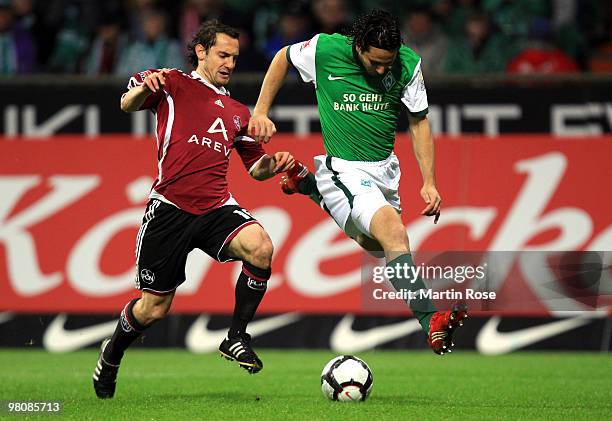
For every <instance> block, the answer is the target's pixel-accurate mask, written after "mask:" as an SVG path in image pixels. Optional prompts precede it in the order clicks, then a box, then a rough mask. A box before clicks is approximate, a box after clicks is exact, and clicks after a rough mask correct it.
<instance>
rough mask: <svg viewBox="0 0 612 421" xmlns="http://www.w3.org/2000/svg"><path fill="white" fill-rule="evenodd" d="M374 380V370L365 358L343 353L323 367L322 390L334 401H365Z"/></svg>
mask: <svg viewBox="0 0 612 421" xmlns="http://www.w3.org/2000/svg"><path fill="white" fill-rule="evenodd" d="M372 381H373V377H372V371H371V370H370V367H368V365H367V364H366V363H365V362H364V361H363V360H361V359H359V358H357V357H354V356H352V355H341V356H339V357H336V358H334V359H333V360H331V361H330V362H328V363H327V364H326V365H325V367H324V368H323V372H322V373H321V390H322V391H323V394H324V395H325V397H326V398H328V399H331V400H333V401H343V402H349V401H350V402H356V401H365V400H366V398H367V397H368V396H369V395H370V392H371V391H372V385H373V383H372Z"/></svg>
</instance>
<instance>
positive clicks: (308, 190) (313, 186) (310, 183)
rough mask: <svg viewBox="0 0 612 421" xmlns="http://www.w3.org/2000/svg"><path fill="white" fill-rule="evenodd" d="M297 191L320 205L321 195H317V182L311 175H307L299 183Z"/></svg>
mask: <svg viewBox="0 0 612 421" xmlns="http://www.w3.org/2000/svg"><path fill="white" fill-rule="evenodd" d="M298 190H299V192H300V193H302V194H305V195H306V196H310V198H311V199H312V200H313V201H314V202H315V203H316V204H317V205H321V193H319V189H317V181H316V180H315V176H314V174H313V173H308V175H307V176H306V178H304V179H303V180H302V181H300V184H298Z"/></svg>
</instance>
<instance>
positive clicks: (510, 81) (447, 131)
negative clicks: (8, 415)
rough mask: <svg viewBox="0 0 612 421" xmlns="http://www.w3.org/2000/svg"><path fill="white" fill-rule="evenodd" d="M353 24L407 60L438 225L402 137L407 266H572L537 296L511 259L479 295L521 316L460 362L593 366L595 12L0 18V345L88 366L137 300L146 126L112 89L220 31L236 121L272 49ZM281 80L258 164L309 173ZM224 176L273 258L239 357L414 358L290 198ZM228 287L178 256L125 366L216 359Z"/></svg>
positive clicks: (540, 9)
mask: <svg viewBox="0 0 612 421" xmlns="http://www.w3.org/2000/svg"><path fill="white" fill-rule="evenodd" d="M373 6H377V7H385V8H387V9H391V10H394V11H395V12H396V13H397V15H398V16H399V17H400V18H401V21H402V25H403V28H404V30H405V37H406V43H407V45H409V46H410V47H412V48H414V49H415V50H416V51H417V52H419V53H420V54H421V55H422V57H423V60H424V67H423V69H424V74H425V79H426V83H427V88H428V96H429V102H430V114H429V119H430V122H431V125H432V128H433V130H434V133H435V136H436V142H437V143H436V145H437V146H436V148H437V149H436V153H437V177H438V183H439V189H440V191H441V194H442V196H443V198H444V206H443V213H442V218H441V220H440V223H439V224H438V225H433V224H432V223H431V221H430V220H426V219H424V218H422V217H420V216H419V211H420V210H421V207H422V203H421V199H420V198H419V195H418V189H419V187H420V185H419V183H420V174H419V173H418V169H417V167H416V163H415V161H414V158H413V157H412V152H411V145H410V141H409V138H408V136H407V133H406V132H407V121H406V119H405V118H404V119H403V120H402V121H401V122H400V125H399V126H398V132H399V135H398V142H397V147H396V149H397V154H398V155H399V156H400V159H401V160H402V162H403V170H404V175H403V182H402V197H403V206H404V219H405V222H406V225H407V229H408V233H409V236H410V238H411V245H412V247H413V248H414V249H417V250H424V251H430V252H446V251H457V252H461V251H473V252H480V253H483V255H484V254H486V253H488V252H493V251H522V250H531V251H536V250H537V251H551V252H560V251H571V252H575V253H574V254H570V255H569V256H566V255H562V256H561V257H562V258H566V259H568V260H567V261H565V263H563V264H559V265H556V266H555V268H556V269H555V270H553V269H550V273H546V274H545V275H546V279H547V280H549V279H553V281H552V282H553V283H555V282H557V281H558V285H557V284H556V283H555V288H542V282H543V278H542V276H543V275H542V273H541V272H538V271H535V272H531V271H529V270H527V269H525V268H524V267H523V266H521V264H520V258H516V259H510V260H509V261H510V265H509V266H508V267H507V268H506V272H505V275H506V276H505V277H504V278H503V279H502V280H501V281H500V282H499V283H498V284H497V285H495V290H496V291H499V292H500V294H506V295H507V296H508V295H509V296H512V297H514V298H516V297H519V298H521V297H522V298H521V299H524V302H527V303H528V304H527V305H515V306H514V307H513V306H506V307H504V308H503V309H500V310H499V311H491V309H489V311H485V310H487V308H480V309H479V310H482V311H480V312H476V314H475V317H474V318H473V319H470V320H469V323H467V324H466V326H465V329H464V331H463V332H461V334H460V336H459V338H458V340H457V344H458V348H463V349H466V348H467V349H475V350H477V351H479V352H481V353H485V354H501V353H507V352H511V351H515V350H519V349H546V350H579V351H582V350H589V351H601V352H605V353H608V352H609V351H610V339H611V336H612V318H611V317H610V312H609V310H608V309H609V307H608V306H609V304H610V303H611V301H612V300H610V297H611V294H612V288H611V286H610V279H611V275H612V274H611V271H610V267H611V266H610V265H611V264H612V259H611V254H612V252H611V250H612V200H611V199H610V185H612V171H611V170H610V164H609V160H610V157H612V136H611V131H612V102H610V99H611V98H612V96H611V93H612V3H611V2H609V1H604V0H599V1H596V0H542V1H529V0H481V1H478V0H455V1H452V0H430V1H427V0H422V1H417V0H413V1H395V2H393V1H378V2H376V1H369V0H361V1H351V2H349V1H343V0H318V1H311V2H300V1H257V0H240V1H237V0H226V1H223V0H184V1H169V0H157V1H156V0H131V1H129V0H125V1H120V0H115V1H112V0H109V1H104V2H100V1H86V0H81V1H78V0H49V1H34V0H0V75H1V77H0V98H2V101H1V103H0V197H1V200H0V346H3V347H35V348H41V347H42V348H44V349H46V350H48V351H53V352H67V351H73V350H77V349H80V348H83V347H90V346H97V344H99V342H100V341H101V340H102V339H103V338H104V337H107V336H109V335H110V334H111V333H112V331H113V329H114V326H115V324H116V319H117V317H118V312H119V310H120V309H121V308H122V306H123V305H124V303H125V302H126V301H127V300H129V299H130V298H132V297H135V296H136V295H137V294H136V291H135V290H134V289H133V278H134V273H133V271H134V268H133V264H134V262H133V250H134V239H135V236H136V233H137V230H138V227H139V224H140V220H141V218H142V213H143V209H144V207H145V203H146V200H147V199H146V196H147V194H148V190H149V188H150V185H151V182H152V180H153V179H154V178H155V174H156V162H155V147H154V144H153V143H154V140H153V137H152V134H151V133H152V131H151V128H152V127H153V125H154V118H153V117H152V116H151V115H149V114H147V113H145V112H141V113H135V114H131V115H128V114H123V113H122V112H121V111H120V110H119V98H120V95H121V93H122V92H123V91H124V87H125V85H126V83H127V78H128V77H129V75H130V74H132V73H134V72H137V71H140V70H143V69H147V68H153V67H179V68H184V69H186V68H187V66H186V63H185V60H184V52H185V51H184V50H185V48H184V45H186V40H188V39H190V37H191V35H192V33H193V31H194V30H195V29H196V27H197V25H198V23H199V22H200V21H201V20H203V19H206V18H212V17H218V18H220V19H221V20H222V21H224V22H225V23H228V24H231V25H233V26H235V27H237V28H240V30H241V55H240V58H239V62H238V68H237V71H236V72H235V73H234V75H233V77H232V82H231V84H230V91H231V92H232V96H234V97H235V98H237V99H238V100H240V101H242V102H244V103H246V104H249V105H253V104H254V103H255V100H256V98H257V95H258V93H259V87H260V83H261V80H262V77H263V71H265V69H266V67H267V64H268V62H269V60H270V58H271V57H272V55H273V54H274V53H275V52H276V51H277V50H278V49H279V48H280V47H282V46H283V45H286V44H288V43H292V42H297V41H301V40H304V39H307V38H309V37H310V36H311V35H313V34H314V33H318V32H334V31H337V30H339V29H340V28H342V26H343V25H345V24H346V23H348V22H350V20H351V19H352V18H353V17H354V16H355V15H357V14H358V13H359V12H361V11H364V10H368V9H369V8H371V7H373ZM289 78H290V81H289V83H288V84H287V85H286V86H285V87H284V88H283V90H282V91H281V93H280V94H279V97H278V100H277V102H276V106H275V107H274V109H273V114H272V117H273V119H274V120H275V121H276V122H277V127H278V128H279V131H280V132H281V133H280V134H279V135H278V136H277V138H275V139H274V140H273V141H272V142H271V143H270V144H269V145H268V146H267V149H268V150H270V151H275V150H285V149H286V150H290V151H292V152H293V153H294V154H295V155H296V156H297V157H299V158H301V159H302V160H304V161H305V162H307V163H311V162H312V160H311V157H312V156H313V155H315V154H319V153H321V152H322V141H321V137H320V124H319V121H318V115H317V111H316V106H315V96H314V92H313V90H312V88H311V86H309V85H305V84H301V83H299V82H298V80H297V78H296V75H295V74H292V75H290V76H289ZM233 167H234V168H233V169H232V173H231V179H230V186H231V189H232V192H233V194H234V196H236V197H237V198H238V200H239V201H240V203H241V204H242V205H243V206H245V207H247V208H250V209H251V210H252V211H253V214H254V215H255V216H256V217H257V218H258V219H259V220H260V221H261V222H262V223H263V225H264V226H265V227H266V229H267V230H268V232H269V233H270V234H271V236H272V238H273V240H274V242H275V245H276V254H275V258H274V263H273V278H272V280H271V282H270V288H269V289H268V293H267V296H266V298H265V299H264V302H263V304H262V307H261V310H260V315H259V317H258V320H257V321H256V322H254V323H253V324H252V327H251V331H252V333H253V334H254V335H255V337H256V339H257V342H256V347H274V348H319V349H332V350H333V351H335V352H344V353H351V352H361V351H364V350H368V349H372V348H395V349H425V348H426V342H425V337H424V335H422V334H421V333H418V332H417V329H416V324H415V323H414V321H413V320H411V319H408V320H406V314H401V313H397V312H390V313H391V314H389V312H385V311H379V310H380V309H379V310H377V311H368V310H367V309H365V308H364V307H363V306H362V302H361V298H362V297H361V295H360V285H361V279H360V278H361V277H360V267H361V264H362V256H361V254H360V252H359V250H358V249H357V246H356V245H354V244H353V243H352V242H351V241H350V240H348V239H346V237H344V236H343V235H342V234H341V233H340V231H339V230H338V229H337V227H336V226H335V224H334V223H333V221H331V220H330V219H329V218H327V216H326V215H325V214H324V213H323V212H321V211H319V210H317V209H316V208H315V207H314V206H313V205H312V204H311V203H309V202H308V201H307V199H305V198H302V197H290V198H289V197H287V196H283V195H282V194H281V192H280V190H279V188H278V186H277V184H276V180H271V181H268V182H266V183H262V184H257V183H255V182H253V181H251V180H249V179H248V178H247V177H246V175H245V174H244V171H243V170H242V168H241V166H239V165H236V164H234V165H233ZM551 256H552V257H553V258H555V257H557V258H558V257H559V255H558V254H555V253H552V254H551ZM238 270H239V268H238V267H237V266H234V265H233V264H227V265H218V264H214V263H213V262H211V261H210V260H209V259H208V258H207V257H206V256H205V255H204V254H203V253H198V252H194V253H193V254H192V255H191V256H190V259H189V262H188V281H187V282H186V283H185V284H184V285H183V286H182V287H181V288H179V290H178V293H177V297H176V299H175V302H174V306H173V311H172V312H171V315H170V316H169V317H168V318H167V319H165V320H164V321H163V322H161V323H160V324H159V325H157V326H155V327H154V328H152V329H150V331H147V335H146V337H145V338H144V340H143V341H139V343H138V344H137V346H138V347H180V348H186V349H187V350H190V351H193V352H209V351H213V350H215V349H216V347H217V346H218V344H219V342H220V340H221V338H222V336H223V335H224V334H225V329H226V328H227V326H228V323H229V320H230V317H229V314H230V312H231V311H232V308H233V282H234V280H235V279H236V274H237V271H238ZM568 280H569V281H568ZM548 287H550V284H548ZM517 291H520V293H518V295H517ZM559 300H561V301H559ZM515 304H516V302H515ZM568 312H569V313H568ZM381 326H384V327H381ZM500 332H501V333H500ZM92 355H93V354H92ZM92 364H93V361H92Z"/></svg>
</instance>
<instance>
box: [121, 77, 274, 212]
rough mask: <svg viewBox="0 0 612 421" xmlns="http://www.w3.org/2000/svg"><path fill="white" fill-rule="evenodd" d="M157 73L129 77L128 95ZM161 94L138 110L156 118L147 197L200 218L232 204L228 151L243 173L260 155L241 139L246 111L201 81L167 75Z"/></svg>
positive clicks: (254, 144) (250, 142)
mask: <svg viewBox="0 0 612 421" xmlns="http://www.w3.org/2000/svg"><path fill="white" fill-rule="evenodd" d="M153 71H156V70H147V71H145V72H140V73H137V74H135V75H134V76H132V78H130V81H129V83H128V86H127V87H128V90H129V89H132V88H134V87H136V86H139V85H142V83H143V81H144V78H145V77H146V76H147V75H148V74H149V73H151V72H153ZM165 78H166V85H165V86H164V87H163V90H159V91H158V92H156V93H152V94H150V95H149V96H148V97H147V99H146V100H145V102H144V103H143V104H142V106H141V107H140V109H141V110H143V109H150V110H151V111H152V112H153V113H154V114H155V117H156V121H157V127H156V131H155V137H156V139H157V161H158V165H157V168H158V174H157V179H156V180H155V182H154V183H153V187H152V189H151V194H150V196H149V197H151V198H156V199H159V200H162V201H164V202H166V203H170V204H172V205H174V206H176V207H178V208H180V209H182V210H184V211H186V212H189V213H192V214H196V215H200V214H203V213H205V212H208V211H210V210H212V209H215V208H218V207H219V206H222V205H225V204H230V203H233V204H236V202H235V201H234V200H233V198H232V196H231V194H230V192H229V190H228V185H227V178H226V175H227V170H228V166H229V157H230V154H231V152H232V149H236V151H237V152H238V154H239V155H240V158H241V159H242V162H243V163H244V166H245V167H246V169H247V171H249V172H250V171H251V170H252V169H253V167H254V166H255V165H256V164H257V162H258V161H259V160H260V159H261V158H262V157H263V156H264V155H265V151H264V150H263V148H262V147H261V145H260V144H258V143H257V142H255V140H254V139H252V138H250V137H248V136H246V130H247V126H248V123H249V118H250V112H249V109H248V108H247V107H246V106H245V105H244V104H241V103H240V102H238V101H235V100H234V99H232V98H230V97H229V92H228V91H227V90H226V89H225V88H223V87H221V88H217V87H215V86H213V85H212V84H210V83H209V82H207V81H206V80H204V79H203V78H202V77H201V76H200V75H199V74H198V73H196V72H195V71H193V72H191V74H190V75H188V74H186V73H183V72H182V71H180V70H176V69H172V70H170V72H169V73H168V74H166V76H165Z"/></svg>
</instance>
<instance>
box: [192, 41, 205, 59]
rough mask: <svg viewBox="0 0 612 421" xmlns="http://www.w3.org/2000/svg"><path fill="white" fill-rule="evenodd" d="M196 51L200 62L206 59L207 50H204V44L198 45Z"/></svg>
mask: <svg viewBox="0 0 612 421" xmlns="http://www.w3.org/2000/svg"><path fill="white" fill-rule="evenodd" d="M194 50H195V53H196V56H197V57H198V60H204V57H205V56H206V50H204V46H203V45H202V44H196V46H195V47H194Z"/></svg>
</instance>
